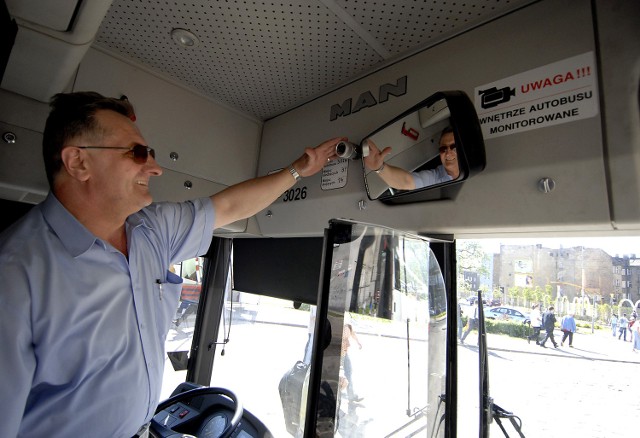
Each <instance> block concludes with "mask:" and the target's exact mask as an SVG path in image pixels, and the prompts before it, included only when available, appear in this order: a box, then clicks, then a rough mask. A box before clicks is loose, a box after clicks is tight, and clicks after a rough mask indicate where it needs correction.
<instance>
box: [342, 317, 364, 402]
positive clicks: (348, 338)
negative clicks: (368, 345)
mask: <svg viewBox="0 0 640 438" xmlns="http://www.w3.org/2000/svg"><path fill="white" fill-rule="evenodd" d="M354 341H355V343H356V344H357V345H358V348H359V349H360V350H362V344H361V343H360V340H359V339H358V335H357V334H356V331H355V330H354V329H353V326H352V325H351V324H345V325H344V327H343V331H342V357H343V368H344V376H345V378H346V380H347V382H348V383H347V398H348V399H349V403H358V402H360V401H362V399H363V397H362V396H361V395H358V393H357V392H356V390H355V385H354V382H353V365H352V362H351V355H350V351H351V350H352V348H351V347H353V343H354Z"/></svg>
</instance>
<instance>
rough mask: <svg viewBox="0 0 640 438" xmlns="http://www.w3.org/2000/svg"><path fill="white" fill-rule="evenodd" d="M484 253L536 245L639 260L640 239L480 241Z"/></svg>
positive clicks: (504, 239) (503, 239) (540, 238)
mask: <svg viewBox="0 0 640 438" xmlns="http://www.w3.org/2000/svg"><path fill="white" fill-rule="evenodd" d="M478 242H480V244H481V245H482V247H483V248H484V250H485V252H487V253H499V252H500V244H501V243H502V244H503V245H536V244H542V246H543V247H545V248H560V246H562V247H563V248H572V247H576V246H584V247H585V248H601V249H602V250H604V251H605V252H606V253H607V254H609V255H610V256H612V257H615V256H616V255H619V256H623V255H630V254H636V256H637V257H639V258H640V237H558V238H542V237H534V238H526V239H525V238H518V239H508V238H502V239H480V240H478Z"/></svg>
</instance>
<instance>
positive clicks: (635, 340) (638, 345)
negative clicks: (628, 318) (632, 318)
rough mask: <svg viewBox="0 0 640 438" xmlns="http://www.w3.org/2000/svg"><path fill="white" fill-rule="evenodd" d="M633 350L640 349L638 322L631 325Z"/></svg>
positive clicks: (639, 325)
mask: <svg viewBox="0 0 640 438" xmlns="http://www.w3.org/2000/svg"><path fill="white" fill-rule="evenodd" d="M631 332H632V333H633V336H632V338H633V352H634V353H635V352H637V351H638V350H640V323H638V324H634V325H633V330H632V331H631Z"/></svg>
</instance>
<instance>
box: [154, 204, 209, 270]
mask: <svg viewBox="0 0 640 438" xmlns="http://www.w3.org/2000/svg"><path fill="white" fill-rule="evenodd" d="M142 219H143V220H144V221H145V223H147V224H148V225H149V226H150V227H151V228H153V229H155V230H156V233H157V234H158V237H159V238H160V239H161V240H162V246H163V247H166V248H167V249H168V251H169V257H170V262H180V261H183V260H186V259H189V258H192V257H196V256H199V255H203V254H205V253H206V252H207V250H208V249H209V246H210V245H211V239H212V238H213V226H214V221H215V212H214V209H213V203H212V202H211V199H210V198H200V199H195V200H193V201H187V202H180V203H174V202H161V203H158V204H153V205H152V206H151V207H148V208H147V209H145V210H144V211H143V214H142Z"/></svg>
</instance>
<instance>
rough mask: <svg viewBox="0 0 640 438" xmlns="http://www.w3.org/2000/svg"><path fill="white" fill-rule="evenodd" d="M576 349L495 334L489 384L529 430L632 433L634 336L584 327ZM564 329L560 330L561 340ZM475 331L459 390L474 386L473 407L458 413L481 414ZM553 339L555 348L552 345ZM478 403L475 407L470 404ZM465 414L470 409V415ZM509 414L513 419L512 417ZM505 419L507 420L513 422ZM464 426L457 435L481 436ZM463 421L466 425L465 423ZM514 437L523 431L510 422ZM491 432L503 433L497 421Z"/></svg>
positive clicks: (637, 358)
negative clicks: (627, 338)
mask: <svg viewBox="0 0 640 438" xmlns="http://www.w3.org/2000/svg"><path fill="white" fill-rule="evenodd" d="M580 331H581V332H582V333H580V332H579V333H577V334H576V335H574V342H573V344H574V348H569V347H568V346H566V344H565V346H564V347H560V348H558V349H554V348H553V345H552V344H551V343H550V342H547V348H544V349H543V348H541V347H539V346H537V345H535V343H531V344H529V343H528V342H527V341H526V340H524V339H517V338H511V337H508V336H505V335H491V334H490V335H488V337H487V342H488V345H489V386H490V396H491V397H492V398H493V400H494V403H496V404H497V405H499V406H500V407H502V408H504V409H506V410H508V411H511V412H513V413H514V414H515V415H517V416H518V417H520V419H521V420H522V424H523V427H522V431H523V434H524V436H526V437H563V436H579V437H581V438H588V437H589V438H605V437H616V436H626V435H628V434H629V433H631V434H633V433H634V432H632V431H633V430H635V428H636V426H635V422H636V419H637V418H638V414H640V397H639V395H638V387H639V386H638V383H637V381H638V375H639V374H638V371H639V370H640V368H639V367H638V365H639V364H640V353H634V352H633V351H632V344H631V343H630V342H626V343H625V342H623V341H621V340H618V339H617V338H614V337H613V336H612V335H611V333H610V332H608V331H596V333H595V334H591V330H590V329H589V330H587V329H580ZM561 334H562V333H561V332H560V331H556V332H555V335H556V340H557V341H558V342H560V339H561ZM476 341H477V336H476V335H475V332H472V334H470V335H469V337H468V338H467V340H466V344H465V345H460V346H459V347H458V351H459V359H460V361H459V364H460V365H459V370H460V374H461V376H460V379H459V382H460V384H459V391H460V394H461V396H462V397H464V392H465V388H473V391H470V392H469V393H473V394H474V395H473V396H472V397H471V398H472V400H473V402H474V403H473V406H472V407H470V406H469V403H467V405H466V407H461V409H459V413H460V414H463V413H464V411H465V410H466V411H467V415H472V417H473V418H477V410H475V409H477V408H476V407H477V400H476V395H475V394H476V392H475V388H477V377H476V375H477V370H476V368H475V365H477V354H478V349H477V347H476V346H475V345H476ZM549 346H550V348H549ZM470 409H471V410H470ZM463 416H464V415H463ZM505 421H506V423H505ZM508 423H509V422H508V420H503V425H504V424H508ZM458 424H459V425H460V426H462V429H461V430H459V434H458V436H461V437H466V436H477V432H475V431H474V432H471V431H469V429H468V428H466V429H465V428H464V426H465V423H464V422H461V421H460V420H459V421H458ZM460 426H459V427H460ZM506 429H507V431H508V432H509V436H511V437H513V436H518V435H517V433H515V432H514V430H513V428H512V427H511V425H510V424H509V425H508V426H506ZM490 430H491V436H492V437H496V436H504V435H503V433H502V432H501V431H500V429H499V427H498V426H497V424H495V423H493V424H492V425H491V429H490Z"/></svg>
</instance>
